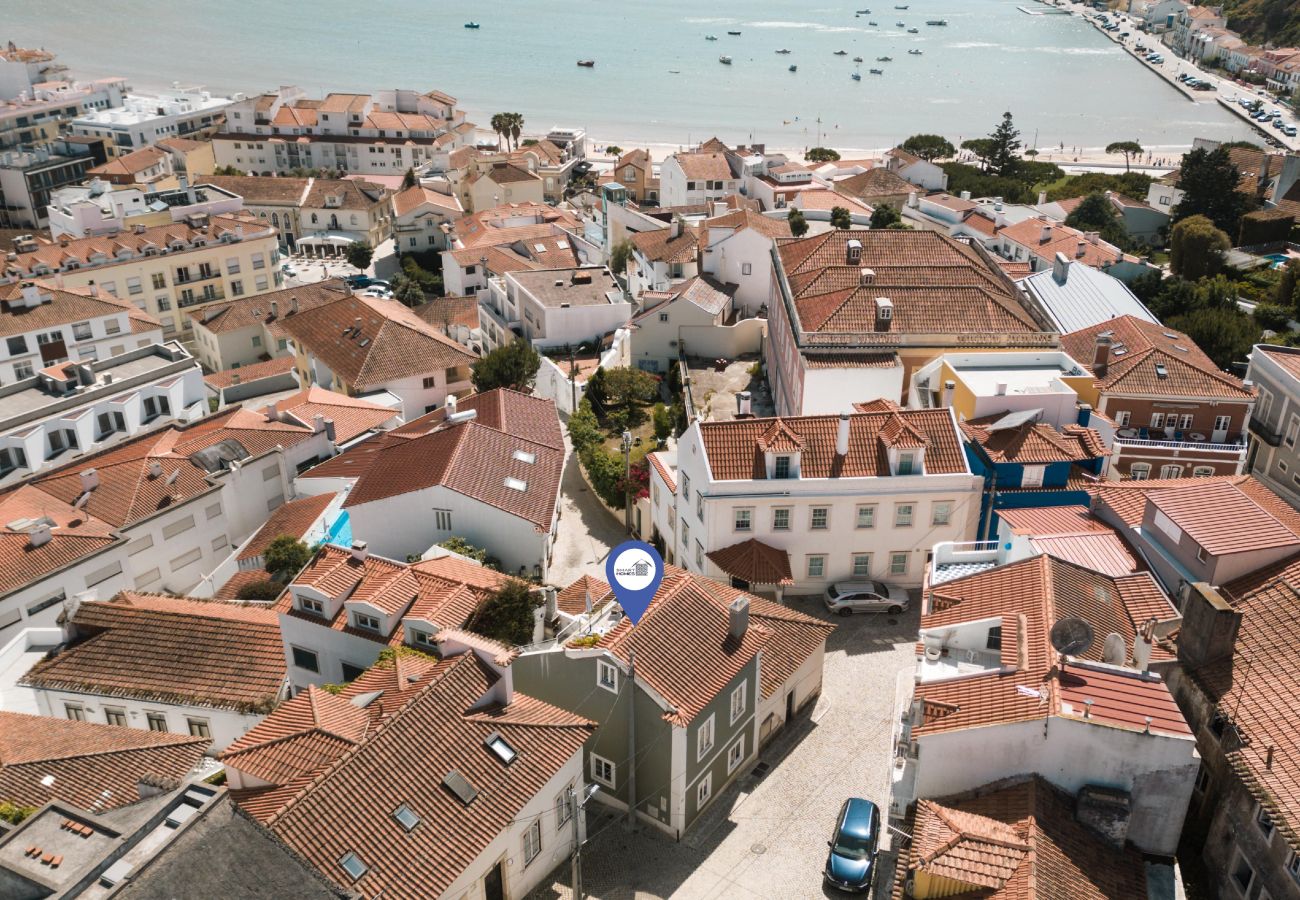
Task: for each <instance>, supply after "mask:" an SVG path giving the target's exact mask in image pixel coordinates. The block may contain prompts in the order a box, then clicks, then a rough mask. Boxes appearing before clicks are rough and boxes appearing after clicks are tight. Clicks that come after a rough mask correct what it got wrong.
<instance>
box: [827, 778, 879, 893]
mask: <svg viewBox="0 0 1300 900" xmlns="http://www.w3.org/2000/svg"><path fill="white" fill-rule="evenodd" d="M826 845H827V846H828V847H829V848H830V852H829V853H828V854H827V855H826V872H825V876H824V877H825V880H826V883H827V884H829V885H831V886H832V887H836V888H839V889H840V890H842V891H852V892H853V893H863V892H865V891H869V890H871V882H872V881H873V880H874V879H875V877H876V857H877V856H878V854H879V852H880V810H879V809H878V808H877V807H876V804H874V803H872V802H871V801H870V800H863V799H862V798H861V797H850V798H849V799H848V800H845V801H844V805H843V806H842V807H840V814H839V816H838V817H837V818H836V820H835V833H834V834H833V835H832V836H831V839H830V840H829V841H827V842H826Z"/></svg>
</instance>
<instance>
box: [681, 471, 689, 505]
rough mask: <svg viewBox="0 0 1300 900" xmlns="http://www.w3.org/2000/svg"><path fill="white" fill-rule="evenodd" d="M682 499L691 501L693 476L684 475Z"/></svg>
mask: <svg viewBox="0 0 1300 900" xmlns="http://www.w3.org/2000/svg"><path fill="white" fill-rule="evenodd" d="M682 497H683V498H684V499H686V500H689V499H691V476H689V475H686V474H683V475H682Z"/></svg>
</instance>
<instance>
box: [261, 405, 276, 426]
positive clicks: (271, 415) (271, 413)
mask: <svg viewBox="0 0 1300 900" xmlns="http://www.w3.org/2000/svg"><path fill="white" fill-rule="evenodd" d="M262 412H263V413H265V414H266V421H268V422H275V421H277V420H278V419H279V418H280V409H279V407H278V406H276V404H275V403H268V404H266V408H265V409H264V410H262Z"/></svg>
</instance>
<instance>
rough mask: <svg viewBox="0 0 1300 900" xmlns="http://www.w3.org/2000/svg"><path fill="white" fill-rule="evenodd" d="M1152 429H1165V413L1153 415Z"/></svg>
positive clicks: (1154, 413)
mask: <svg viewBox="0 0 1300 900" xmlns="http://www.w3.org/2000/svg"><path fill="white" fill-rule="evenodd" d="M1151 427H1152V428H1164V427H1165V414H1164V413H1159V412H1153V413H1152V414H1151Z"/></svg>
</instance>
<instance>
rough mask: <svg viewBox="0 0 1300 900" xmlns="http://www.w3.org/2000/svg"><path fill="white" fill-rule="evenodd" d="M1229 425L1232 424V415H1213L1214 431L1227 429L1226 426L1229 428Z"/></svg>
mask: <svg viewBox="0 0 1300 900" xmlns="http://www.w3.org/2000/svg"><path fill="white" fill-rule="evenodd" d="M1231 425H1232V416H1215V417H1214V430H1215V431H1227V430H1228V428H1229V426H1231Z"/></svg>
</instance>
